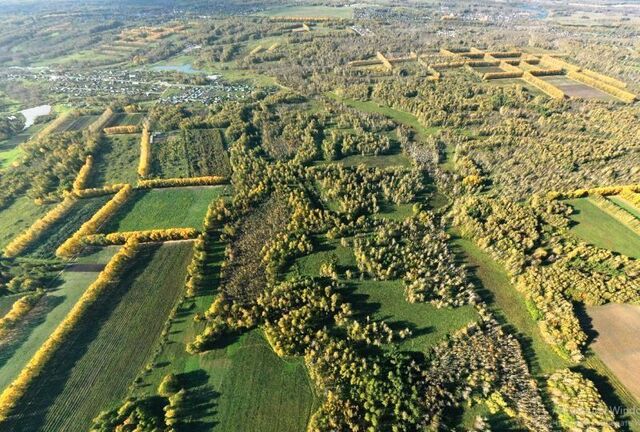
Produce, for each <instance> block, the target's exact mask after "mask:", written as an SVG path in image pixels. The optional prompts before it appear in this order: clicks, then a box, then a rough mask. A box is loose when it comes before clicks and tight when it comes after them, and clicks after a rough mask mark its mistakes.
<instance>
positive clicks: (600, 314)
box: [587, 304, 640, 400]
mask: <svg viewBox="0 0 640 432" xmlns="http://www.w3.org/2000/svg"><path fill="white" fill-rule="evenodd" d="M587 314H588V315H589V317H590V318H591V324H592V325H593V329H594V330H595V331H596V332H597V336H596V337H595V340H594V342H593V343H592V344H591V348H592V349H593V351H594V352H595V353H596V354H597V355H598V356H599V357H600V358H601V359H602V361H603V362H604V363H605V365H606V366H607V367H608V368H609V369H611V371H612V372H613V373H614V374H615V376H616V377H617V378H618V379H619V380H620V382H622V384H624V385H625V387H626V388H627V389H628V390H629V391H630V392H631V393H632V394H633V395H634V396H635V397H636V399H638V400H640V343H638V334H637V333H638V329H639V328H640V306H637V305H624V304H608V305H604V306H596V307H590V308H587Z"/></svg>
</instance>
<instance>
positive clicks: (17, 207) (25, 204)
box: [0, 196, 51, 248]
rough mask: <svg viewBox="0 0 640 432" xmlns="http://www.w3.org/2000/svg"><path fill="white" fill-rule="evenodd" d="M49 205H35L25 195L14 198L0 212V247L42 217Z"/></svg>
mask: <svg viewBox="0 0 640 432" xmlns="http://www.w3.org/2000/svg"><path fill="white" fill-rule="evenodd" d="M49 209H51V205H41V206H39V205H36V204H35V203H34V202H33V200H32V199H31V198H29V197H27V196H21V197H19V198H18V199H16V200H15V201H14V202H13V203H12V204H11V205H10V206H9V207H7V208H6V209H4V210H2V211H1V212H0V247H1V248H4V247H5V246H6V245H7V243H9V242H10V241H11V240H12V239H13V238H14V237H15V236H17V235H18V234H20V233H22V232H23V231H24V230H26V229H27V228H29V227H30V226H31V225H32V224H33V223H34V222H35V221H36V220H37V219H39V218H40V217H42V216H43V215H44V214H45V213H46V212H47V211H48V210H49Z"/></svg>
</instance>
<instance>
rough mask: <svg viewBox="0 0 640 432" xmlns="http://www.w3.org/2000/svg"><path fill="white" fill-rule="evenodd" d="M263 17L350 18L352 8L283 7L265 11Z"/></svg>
mask: <svg viewBox="0 0 640 432" xmlns="http://www.w3.org/2000/svg"><path fill="white" fill-rule="evenodd" d="M264 15H268V16H273V17H277V16H296V17H332V18H352V17H353V8H351V7H347V6H342V7H332V6H284V7H276V8H272V9H267V10H266V11H264Z"/></svg>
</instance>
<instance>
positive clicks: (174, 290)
mask: <svg viewBox="0 0 640 432" xmlns="http://www.w3.org/2000/svg"><path fill="white" fill-rule="evenodd" d="M191 250H192V245H191V242H181V243H177V244H166V245H162V246H159V245H154V246H147V247H145V249H144V250H142V251H141V252H140V254H139V255H138V257H137V258H136V265H135V266H134V268H133V269H132V270H131V271H129V272H127V274H126V277H125V279H124V280H122V281H121V282H119V283H118V284H115V285H114V286H113V287H112V288H111V289H110V292H108V293H105V295H104V296H103V297H102V298H101V299H100V300H99V301H98V302H97V303H96V304H95V305H93V306H92V308H91V310H90V311H88V313H87V315H86V319H85V320H84V321H83V322H81V323H80V324H79V325H78V326H77V327H76V328H75V329H74V332H73V334H72V335H71V336H70V338H69V339H68V340H67V341H65V343H64V345H63V347H62V348H61V349H60V350H59V351H58V353H57V354H56V355H54V357H53V358H52V359H51V361H50V362H49V363H48V364H47V367H46V372H45V373H44V374H42V375H41V376H40V378H39V379H38V380H36V382H35V383H34V384H33V385H32V386H31V387H30V388H29V390H28V392H27V394H26V395H25V398H24V399H23V401H22V402H21V404H20V405H19V406H18V409H17V413H16V415H15V417H13V419H15V420H19V421H16V422H15V424H12V422H11V421H9V422H7V424H6V425H5V427H8V428H9V429H6V430H12V431H15V432H18V431H25V432H27V431H28V432H32V431H38V430H39V431H62V430H69V431H71V430H78V431H80V430H88V428H89V426H90V424H91V421H92V419H93V418H94V417H95V416H97V415H98V414H99V412H100V411H101V410H103V409H107V408H113V407H115V406H117V405H119V404H120V403H121V401H122V399H123V398H124V396H125V395H126V394H127V389H128V387H129V386H130V385H131V383H132V382H133V380H134V378H135V377H136V375H137V374H138V373H139V371H140V370H141V369H142V368H143V367H144V366H145V365H146V364H147V362H148V361H149V360H150V359H151V358H152V356H153V352H154V350H155V349H156V348H157V346H158V345H157V344H158V342H159V339H160V334H161V332H162V329H163V327H164V324H165V322H166V320H167V318H168V315H169V312H170V310H171V309H172V308H173V306H174V304H175V302H176V301H177V299H178V297H179V296H180V294H181V293H182V289H183V287H184V280H185V276H186V266H187V264H188V263H189V261H190V259H191Z"/></svg>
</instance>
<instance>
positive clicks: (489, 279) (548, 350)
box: [454, 237, 569, 375]
mask: <svg viewBox="0 0 640 432" xmlns="http://www.w3.org/2000/svg"><path fill="white" fill-rule="evenodd" d="M454 246H456V247H457V249H458V252H459V254H462V255H463V257H464V259H465V261H466V264H467V266H468V267H469V269H470V271H471V275H472V277H473V279H475V280H473V282H474V285H475V286H476V289H477V291H478V293H479V294H480V296H481V297H482V298H483V299H484V301H485V302H486V303H487V305H489V306H490V308H491V309H492V310H493V312H494V313H495V314H496V316H497V317H498V319H499V320H500V321H502V322H503V324H507V325H510V326H512V327H513V328H512V329H511V330H515V331H512V333H514V334H515V335H516V336H517V337H518V340H519V341H520V345H521V346H522V349H523V351H524V354H525V357H526V358H527V361H528V363H529V366H530V368H531V370H532V372H533V373H534V374H536V375H540V374H545V375H546V374H550V373H551V372H553V371H555V370H556V369H559V368H563V367H567V366H568V365H569V363H568V362H566V361H565V360H563V359H562V358H561V357H560V356H558V354H556V352H555V351H554V350H553V348H552V347H551V346H550V345H548V344H547V343H546V342H545V341H544V339H543V338H542V334H541V333H540V329H539V328H538V325H537V323H536V322H535V320H534V319H533V317H532V316H531V314H530V313H529V311H528V310H527V307H526V305H525V299H524V297H523V296H522V294H520V293H519V292H518V291H517V290H516V289H515V287H513V286H512V285H511V282H510V281H509V277H508V276H507V274H506V272H505V271H504V269H503V268H502V267H501V266H500V265H499V264H498V263H497V262H495V261H494V260H493V258H491V257H490V256H489V255H488V254H487V253H485V252H484V251H483V250H481V249H480V248H478V247H477V246H476V245H475V244H474V243H473V242H472V241H470V240H467V239H464V238H459V237H458V238H455V240H454Z"/></svg>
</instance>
